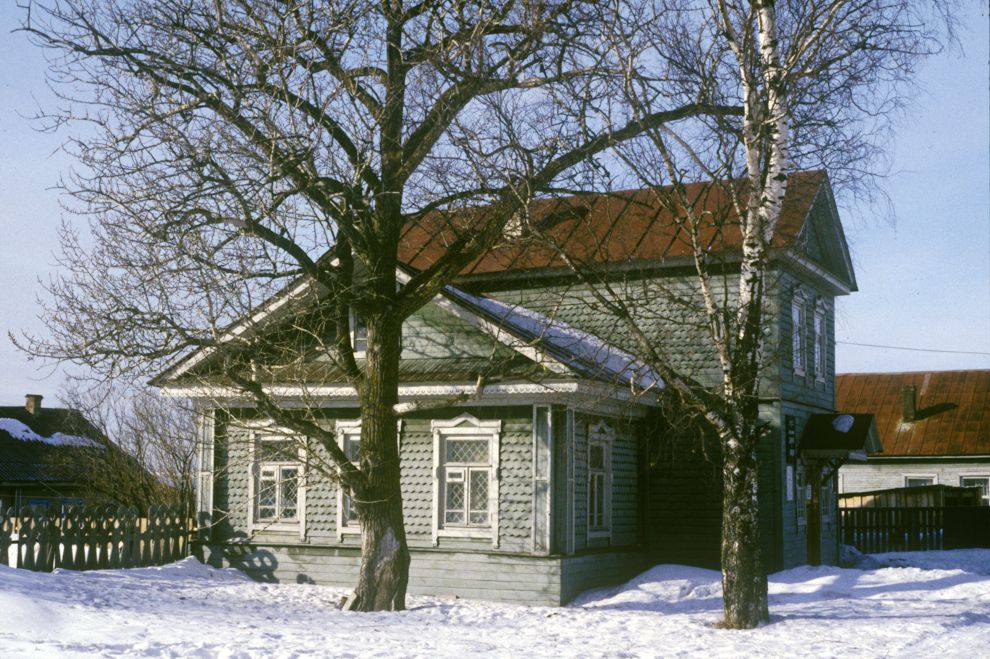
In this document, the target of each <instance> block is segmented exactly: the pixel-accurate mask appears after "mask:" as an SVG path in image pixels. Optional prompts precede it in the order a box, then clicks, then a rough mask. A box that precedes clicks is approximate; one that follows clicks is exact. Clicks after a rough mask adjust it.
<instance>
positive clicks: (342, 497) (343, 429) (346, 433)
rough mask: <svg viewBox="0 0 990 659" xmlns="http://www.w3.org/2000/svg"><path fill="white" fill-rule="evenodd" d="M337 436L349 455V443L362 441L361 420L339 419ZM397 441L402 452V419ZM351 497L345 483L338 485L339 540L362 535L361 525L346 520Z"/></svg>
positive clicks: (338, 444) (336, 428) (396, 430)
mask: <svg viewBox="0 0 990 659" xmlns="http://www.w3.org/2000/svg"><path fill="white" fill-rule="evenodd" d="M334 431H335V434H336V436H337V446H339V447H340V450H341V451H343V452H344V454H345V455H346V454H347V442H348V441H353V438H354V436H355V435H356V436H357V439H358V441H360V440H361V419H339V420H338V421H337V422H336V425H335V427H334ZM395 432H396V434H395V441H396V445H397V448H398V450H399V451H401V450H402V419H399V420H398V421H397V422H396V428H395ZM349 498H350V497H349V495H347V494H344V485H343V483H338V484H337V540H338V541H340V540H343V539H344V536H345V535H361V524H360V523H352V521H351V520H349V519H345V518H344V508H345V502H346V501H347V500H348V499H349Z"/></svg>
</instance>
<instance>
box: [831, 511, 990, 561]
mask: <svg viewBox="0 0 990 659" xmlns="http://www.w3.org/2000/svg"><path fill="white" fill-rule="evenodd" d="M839 515H840V518H841V523H842V542H843V544H847V545H852V546H853V547H855V548H856V549H858V550H859V551H861V552H864V553H867V554H876V553H880V552H886V551H925V550H929V549H962V548H965V547H990V507H987V506H978V507H974V506H967V507H938V508H922V507H917V508H841V509H840V510H839Z"/></svg>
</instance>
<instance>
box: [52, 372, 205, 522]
mask: <svg viewBox="0 0 990 659" xmlns="http://www.w3.org/2000/svg"><path fill="white" fill-rule="evenodd" d="M62 398H63V401H64V402H65V404H66V406H68V407H70V408H71V409H75V410H78V411H79V412H80V413H81V414H82V415H83V416H84V417H85V418H86V420H87V421H88V422H89V423H90V424H92V425H93V426H94V427H95V428H96V429H97V430H99V431H100V434H101V437H99V438H98V440H100V441H101V443H102V444H103V445H102V446H101V447H100V449H98V450H92V451H85V452H78V453H76V454H73V456H72V460H73V461H74V465H73V467H74V468H75V469H76V470H77V471H78V473H80V474H81V475H82V478H83V479H84V481H85V482H84V483H83V486H84V487H85V489H86V494H87V498H89V497H92V498H94V499H99V500H104V501H112V502H115V503H119V504H123V505H136V506H139V507H140V508H141V509H142V510H144V511H147V509H148V507H149V506H153V505H161V504H176V505H180V506H184V507H186V509H191V508H190V506H191V504H192V494H193V493H192V473H193V471H192V470H193V449H194V442H195V438H196V423H195V416H194V412H193V410H192V409H191V408H189V407H188V406H187V405H185V404H184V403H183V402H182V401H181V400H179V399H166V398H161V397H159V396H156V395H154V393H152V392H150V391H148V390H147V389H146V388H136V387H125V386H122V385H121V384H120V383H118V382H113V383H104V384H102V385H100V386H96V387H87V386H83V385H82V384H81V383H80V382H76V381H73V382H71V383H70V384H69V385H68V386H67V388H66V391H64V392H63V394H62Z"/></svg>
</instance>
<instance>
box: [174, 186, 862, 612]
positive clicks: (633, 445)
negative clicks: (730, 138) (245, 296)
mask: <svg viewBox="0 0 990 659" xmlns="http://www.w3.org/2000/svg"><path fill="white" fill-rule="evenodd" d="M702 191H703V188H702V187H701V186H692V187H690V188H689V193H691V194H695V195H697V196H698V202H697V203H698V209H697V210H701V209H702V208H705V209H708V208H713V209H721V208H723V207H724V204H722V203H721V202H720V200H719V199H715V198H713V196H711V195H708V196H705V197H703V198H702V197H701V196H700V195H701V193H702ZM562 206H563V207H565V209H566V210H568V211H569V213H568V214H561V213H560V212H559V211H560V209H561V207H562ZM531 216H532V218H533V219H534V221H540V220H541V218H542V220H543V221H546V222H549V221H551V219H553V218H556V219H553V221H554V222H557V223H559V224H560V227H556V228H557V229H561V230H563V231H570V233H569V234H567V237H565V247H566V248H567V249H568V250H570V249H572V248H573V249H577V250H582V249H583V250H584V252H583V254H582V256H583V257H584V258H585V259H587V260H591V261H595V262H597V263H598V264H599V265H600V266H601V267H602V268H603V269H604V270H605V271H607V272H608V273H609V277H610V281H611V282H612V284H613V285H614V286H623V287H625V288H626V289H628V291H629V294H630V296H631V298H630V299H631V301H632V302H633V308H634V309H635V310H636V313H637V314H638V315H639V320H640V321H641V323H643V324H645V325H646V326H647V327H648V328H649V331H650V333H651V335H653V336H655V337H662V338H663V339H664V341H665V345H666V346H667V349H668V350H669V351H670V352H671V354H672V355H673V357H674V359H675V361H676V362H677V363H678V365H679V366H680V367H682V368H685V369H690V371H691V372H692V373H693V374H694V375H695V376H696V377H698V378H701V379H702V380H704V381H707V382H709V383H711V384H712V385H713V386H715V385H717V383H718V381H719V376H718V369H717V364H716V363H715V359H714V355H713V353H712V349H711V347H710V340H709V339H708V338H707V337H706V336H705V331H706V330H705V327H704V324H703V322H702V320H701V318H700V317H699V315H698V313H697V307H691V306H690V305H687V306H686V307H684V306H682V305H675V304H673V303H670V302H668V301H666V299H667V298H666V297H664V296H662V295H660V294H658V291H659V289H660V288H661V287H663V288H664V289H667V290H671V289H673V290H677V291H680V292H681V293H682V294H683V295H682V297H684V298H691V297H692V296H695V297H696V291H697V286H696V284H695V280H694V278H693V276H692V275H691V272H690V263H691V259H690V255H689V253H688V251H687V247H686V244H685V242H684V238H683V236H680V235H678V232H677V230H676V228H675V224H674V223H673V222H672V221H671V218H670V217H669V215H668V214H666V213H665V212H663V211H660V210H658V208H657V207H656V206H655V205H654V204H653V202H652V197H651V196H650V194H648V193H647V192H630V193H623V194H619V195H616V196H610V197H605V196H601V195H588V196H579V197H572V198H568V199H565V200H563V201H557V202H550V201H540V202H536V203H534V204H533V207H532V208H531ZM562 216H566V217H570V218H572V219H571V220H567V219H564V220H563V221H561V220H560V218H561V217H562ZM448 219H449V218H446V219H443V221H447V220H448ZM568 222H570V224H568ZM721 237H722V238H723V239H724V243H721V244H720V243H718V242H717V240H716V235H714V234H713V235H712V236H711V240H712V247H713V253H719V252H721V253H722V254H724V255H725V256H726V267H727V268H729V269H730V270H731V269H732V268H733V267H736V266H734V264H735V263H738V260H735V261H734V260H733V258H732V254H733V252H734V250H735V249H736V248H737V247H738V232H735V237H733V231H732V229H731V227H730V228H727V229H726V230H725V231H724V232H722V234H721ZM447 238H448V236H446V235H445V229H444V225H443V222H440V223H432V222H431V221H423V222H421V223H419V224H416V225H413V226H411V227H410V228H409V230H408V231H407V233H406V235H405V240H404V243H403V253H402V254H401V257H402V258H403V260H404V262H405V263H406V267H407V268H408V271H409V272H411V271H415V270H416V269H417V268H421V267H423V266H424V265H425V264H427V263H429V262H430V260H431V258H434V257H435V254H436V252H437V250H438V249H439V245H441V244H442V243H443V242H444V241H445V240H446V239H447ZM773 268H774V274H773V276H771V278H770V281H769V291H768V295H767V302H768V308H769V312H768V313H769V316H768V318H769V321H768V322H769V327H770V329H769V333H768V337H767V346H768V350H769V351H770V357H768V366H767V369H766V376H765V382H764V390H763V398H762V401H763V403H762V409H763V417H764V419H765V421H766V422H767V424H768V426H769V428H770V433H769V435H768V437H767V440H766V442H765V445H764V446H762V447H761V455H760V458H761V472H760V514H761V522H762V530H763V556H764V560H765V563H766V565H767V567H768V569H771V570H776V569H781V568H784V567H789V566H793V565H797V564H801V563H804V562H806V561H808V560H811V561H812V562H817V560H824V561H825V562H835V561H836V560H837V552H838V536H837V523H838V520H837V516H836V505H835V493H834V492H835V491H834V487H832V483H833V480H834V479H833V478H832V475H833V472H834V468H835V467H836V466H837V464H838V463H839V462H841V461H842V460H844V459H846V458H847V457H849V455H850V454H851V453H856V452H862V450H863V448H864V443H865V442H866V438H867V436H868V435H869V431H870V428H871V427H872V426H871V422H872V420H871V419H870V418H869V417H868V416H857V417H855V418H854V417H850V416H847V415H837V414H835V412H834V410H835V405H834V386H833V383H834V337H833V323H834V302H833V300H834V297H835V296H836V295H845V294H848V293H849V292H851V291H854V290H855V289H856V284H855V277H854V275H853V271H852V267H851V263H850V259H849V254H848V250H847V246H846V243H845V239H844V236H843V232H842V227H841V225H840V223H839V218H838V215H837V213H836V209H835V205H834V201H833V199H832V195H831V190H830V188H829V184H828V180H827V177H826V176H825V175H824V174H823V173H822V172H809V173H803V174H798V175H795V176H794V177H793V179H792V181H791V184H790V185H789V188H788V194H787V198H786V199H785V202H784V210H783V216H782V220H781V223H780V225H779V230H778V235H777V236H776V237H775V239H774V251H773ZM405 272H406V270H403V273H405ZM403 276H405V275H404V274H403ZM305 290H306V284H305V283H300V284H297V285H296V286H295V287H294V288H292V287H290V289H287V291H288V292H287V293H285V294H283V295H280V296H276V298H274V299H273V300H272V301H270V302H269V303H268V304H267V305H266V306H264V307H263V308H262V309H260V310H259V313H258V314H256V315H254V316H253V317H252V319H251V321H243V323H242V328H247V327H248V323H249V322H250V323H253V325H252V326H251V328H250V331H263V329H264V327H263V326H264V323H265V322H266V321H265V319H266V318H270V319H271V320H270V321H268V322H269V324H270V326H271V327H272V328H276V327H279V325H278V322H279V321H278V318H279V314H281V313H283V312H284V310H285V308H286V305H287V304H289V302H288V300H290V298H291V297H292V295H293V294H295V296H296V297H297V298H302V297H304V296H303V295H301V293H303V292H305ZM259 319H260V320H259ZM296 322H298V319H297V320H296ZM258 323H260V324H261V326H262V327H261V328H260V329H259V326H258ZM617 326H618V323H616V322H615V320H614V319H613V318H610V317H609V316H607V315H606V314H604V313H603V312H601V311H600V310H598V309H596V308H595V305H594V300H593V299H592V298H591V296H590V295H589V294H588V290H587V288H586V286H585V285H584V284H582V283H581V281H580V280H579V279H578V278H576V277H574V276H573V275H572V274H571V273H570V272H569V271H568V270H567V269H566V268H564V267H562V264H560V263H559V262H557V261H556V260H555V259H554V257H553V254H552V252H548V251H547V250H545V249H541V248H540V247H539V246H538V245H533V244H531V242H530V241H527V240H526V237H525V233H524V232H520V233H518V234H514V235H510V236H507V237H506V241H505V245H503V246H500V247H497V248H495V249H493V250H492V251H491V252H490V253H489V254H488V255H487V256H485V257H483V258H482V259H480V260H479V261H477V262H476V263H475V264H473V266H472V267H471V268H470V269H469V270H468V271H466V272H464V273H463V275H462V276H461V277H460V278H459V279H458V280H457V281H456V282H454V284H453V285H451V286H448V287H447V288H446V289H445V290H444V292H443V293H442V294H441V295H439V296H438V297H437V298H436V299H435V300H434V301H433V302H432V303H431V304H428V305H426V306H425V307H424V308H423V309H421V310H420V311H419V312H417V313H416V314H414V315H413V316H412V317H410V318H409V319H408V320H407V321H406V323H405V325H404V328H403V337H402V362H401V366H400V377H401V383H400V386H399V397H400V401H403V402H408V401H424V400H425V401H430V400H433V401H443V400H444V399H445V398H449V397H451V396H452V395H456V394H468V395H471V394H474V393H475V392H476V391H477V390H480V391H481V394H482V395H481V396H480V397H479V398H477V399H472V400H470V401H469V402H465V403H463V404H460V405H457V406H455V407H449V408H443V409H432V410H429V411H421V412H416V413H413V414H410V415H408V416H406V417H404V418H403V419H402V420H401V421H400V433H399V434H400V439H399V441H400V457H401V461H402V486H403V502H404V506H405V520H406V531H407V536H408V540H409V544H410V549H411V551H412V554H413V560H412V567H411V574H410V585H409V589H410V592H413V593H431V594H436V595H459V596H466V597H478V598H485V599H499V600H506V601H520V602H530V603H543V604H560V603H562V602H566V601H567V600H569V599H571V598H572V597H574V596H575V595H576V594H577V593H579V592H580V591H582V590H584V589H586V588H589V587H594V586H598V585H603V584H608V583H614V582H616V581H618V580H621V579H624V578H627V577H628V576H630V575H631V574H634V573H635V572H636V571H638V570H641V569H642V568H643V567H645V566H647V565H650V564H653V563H656V562H662V561H663V562H671V561H677V562H683V563H692V564H701V565H708V566H717V565H718V561H719V546H718V545H719V535H720V520H721V491H720V476H719V474H720V466H719V465H718V458H717V451H715V452H714V453H713V452H710V451H711V442H710V441H704V440H703V439H701V438H699V437H697V436H696V434H694V433H691V432H688V431H683V430H681V429H675V428H673V427H671V426H670V425H668V424H667V423H666V422H665V421H664V419H663V417H662V416H661V414H660V413H659V410H658V403H659V402H662V400H663V399H662V396H663V395H664V394H663V391H662V385H663V383H662V382H661V381H660V380H659V378H657V377H656V375H655V374H654V373H653V372H652V371H651V370H650V369H649V368H646V367H644V366H643V365H642V364H640V363H639V362H637V360H636V359H634V358H633V357H632V356H631V355H630V352H629V351H631V348H632V345H631V341H630V339H629V337H628V336H627V335H625V334H624V333H623V332H621V331H618V330H617ZM360 327H361V325H360V322H359V320H358V319H354V322H353V323H352V331H353V333H354V339H355V342H356V345H357V346H358V347H360V339H361V333H360ZM232 331H234V332H238V331H242V330H241V329H238V327H236V326H235V328H233V330H232ZM778 347H779V349H777V348H778ZM211 355H212V353H211V352H210V351H200V352H196V353H192V354H191V355H188V356H186V357H185V358H184V359H182V360H180V361H179V362H178V363H176V364H175V365H174V366H173V367H172V368H170V369H169V370H168V371H167V372H165V373H164V374H162V375H161V376H160V377H159V378H158V379H157V383H158V384H160V385H162V386H163V387H164V388H165V389H166V390H168V391H170V392H171V393H173V394H175V395H185V396H191V397H193V398H194V399H196V400H197V401H198V403H199V405H200V406H201V407H202V409H203V411H204V412H205V413H206V415H205V416H206V417H207V418H208V419H211V420H209V421H207V422H206V423H204V424H203V428H202V436H201V438H200V439H201V446H202V447H203V448H202V452H201V455H200V465H201V471H200V475H199V479H198V488H197V490H198V496H197V500H198V506H199V514H200V519H201V520H203V521H206V522H212V525H211V528H210V530H209V535H208V537H207V538H205V544H206V551H207V553H208V555H209V557H210V559H211V560H213V561H215V562H220V561H222V562H225V563H227V564H232V565H236V566H239V567H242V568H245V569H247V570H248V571H249V572H251V573H252V574H254V575H255V576H257V577H259V578H265V579H278V580H293V581H295V580H301V581H308V580H312V581H316V582H319V583H328V584H335V585H344V586H346V585H353V583H354V581H355V580H356V570H357V566H358V562H359V551H360V548H359V540H360V537H359V536H360V525H359V523H358V520H357V519H356V517H355V516H354V515H353V514H352V512H351V510H350V507H349V501H348V497H347V495H346V494H345V493H343V492H341V491H340V488H339V487H337V485H336V483H335V482H334V481H333V480H332V479H330V478H327V477H326V476H325V475H323V474H322V473H321V472H320V471H319V470H318V469H316V468H315V465H316V464H317V463H322V462H324V460H325V456H323V454H322V453H323V452H322V450H321V448H320V447H319V446H316V445H315V443H313V442H308V443H307V442H305V440H303V441H302V442H301V443H292V442H291V441H288V440H287V438H286V436H285V435H284V434H281V433H279V431H278V429H277V428H273V427H272V426H271V425H270V424H269V423H268V422H267V421H266V420H265V418H264V417H263V416H262V415H260V414H258V413H257V412H256V411H255V410H254V409H252V407H251V406H250V404H249V403H246V402H244V399H243V397H239V396H237V395H236V393H234V392H231V393H230V394H229V396H230V398H229V400H227V401H226V403H225V407H226V408H227V411H224V412H217V413H215V414H212V416H211V410H212V409H213V406H214V403H213V402H211V401H212V400H215V399H212V398H211V396H214V395H216V394H217V391H218V388H219V387H222V381H221V382H218V381H217V380H216V379H215V378H214V376H211V372H212V371H211ZM287 370H288V369H287V368H286V367H284V366H279V365H266V364H264V363H261V362H260V360H259V362H258V366H257V373H256V375H257V377H258V378H260V379H261V381H262V382H263V383H265V384H267V385H269V386H271V387H272V389H271V390H272V391H275V390H276V389H275V387H276V386H277V391H278V395H280V396H282V399H283V400H284V403H285V405H286V406H287V407H301V406H303V405H306V406H309V407H310V408H311V409H312V408H316V410H317V413H318V417H319V421H320V422H321V423H324V424H326V426H327V427H332V428H334V429H335V431H336V435H337V437H338V441H339V443H340V445H341V446H342V447H343V448H344V449H345V451H346V452H348V453H349V454H351V455H356V454H357V451H358V450H359V448H360V447H359V441H360V418H359V410H358V405H357V398H356V395H355V392H354V390H353V389H352V388H351V387H350V386H348V385H347V384H345V382H344V379H343V378H342V377H341V375H340V373H338V372H336V371H335V370H334V369H333V368H332V367H331V366H329V364H328V363H327V362H325V361H323V362H321V361H320V360H318V359H316V358H314V359H313V360H312V363H310V364H307V365H304V366H302V367H300V366H299V364H298V363H296V364H293V365H292V367H291V371H292V372H293V373H294V374H295V375H296V376H299V377H296V378H295V379H291V380H290V379H288V378H284V377H282V376H280V373H285V372H287ZM211 378H212V379H211ZM809 420H811V421H812V422H813V423H810V424H809ZM809 511H810V514H809Z"/></svg>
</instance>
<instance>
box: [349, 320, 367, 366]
mask: <svg viewBox="0 0 990 659" xmlns="http://www.w3.org/2000/svg"><path fill="white" fill-rule="evenodd" d="M350 326H351V348H353V350H354V356H355V357H364V355H365V353H366V352H368V325H367V323H365V320H364V316H362V315H361V314H359V313H358V312H357V311H354V309H351V312H350Z"/></svg>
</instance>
